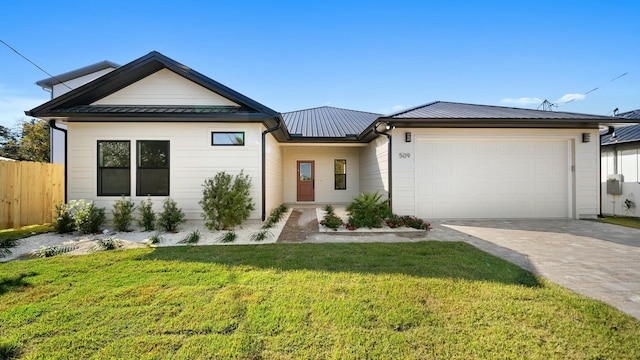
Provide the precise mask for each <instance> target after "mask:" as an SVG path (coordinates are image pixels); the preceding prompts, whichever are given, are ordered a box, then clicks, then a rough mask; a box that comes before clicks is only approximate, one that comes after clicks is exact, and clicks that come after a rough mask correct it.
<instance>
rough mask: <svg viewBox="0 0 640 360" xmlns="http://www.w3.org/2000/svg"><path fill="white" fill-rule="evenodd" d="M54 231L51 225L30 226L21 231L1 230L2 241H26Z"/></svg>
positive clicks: (0, 237)
mask: <svg viewBox="0 0 640 360" xmlns="http://www.w3.org/2000/svg"><path fill="white" fill-rule="evenodd" d="M51 231H53V226H52V225H51V224H44V225H29V226H23V227H21V228H20V229H4V230H0V240H4V239H24V238H26V237H29V236H33V235H36V234H42V233H47V232H51Z"/></svg>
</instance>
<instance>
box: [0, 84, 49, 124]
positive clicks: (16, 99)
mask: <svg viewBox="0 0 640 360" xmlns="http://www.w3.org/2000/svg"><path fill="white" fill-rule="evenodd" d="M47 100H48V99H47V95H46V94H43V97H42V98H36V97H31V96H25V95H22V94H20V93H18V92H16V91H11V90H9V89H7V88H6V87H5V86H3V85H2V84H0V125H2V126H6V127H14V126H15V125H16V124H17V123H18V122H19V121H20V120H22V119H25V118H29V117H27V116H26V115H25V114H24V111H25V110H30V109H33V108H34V107H36V106H38V105H40V104H42V103H44V102H45V101H47Z"/></svg>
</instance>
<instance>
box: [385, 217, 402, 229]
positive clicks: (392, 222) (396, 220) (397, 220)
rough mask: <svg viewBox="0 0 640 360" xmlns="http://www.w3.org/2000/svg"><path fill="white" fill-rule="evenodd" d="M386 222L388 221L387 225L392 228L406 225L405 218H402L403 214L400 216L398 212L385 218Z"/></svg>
mask: <svg viewBox="0 0 640 360" xmlns="http://www.w3.org/2000/svg"><path fill="white" fill-rule="evenodd" d="M385 222H386V223H387V226H389V227H390V228H392V229H394V228H398V227H401V226H405V224H404V219H403V218H402V216H398V215H396V214H393V215H391V216H389V217H388V218H387V219H386V220H385Z"/></svg>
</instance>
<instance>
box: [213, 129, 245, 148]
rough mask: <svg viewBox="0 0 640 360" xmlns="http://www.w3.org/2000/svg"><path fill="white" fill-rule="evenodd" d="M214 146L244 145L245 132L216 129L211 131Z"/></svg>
mask: <svg viewBox="0 0 640 360" xmlns="http://www.w3.org/2000/svg"><path fill="white" fill-rule="evenodd" d="M211 145H213V146H244V132H242V131H236V132H225V131H214V132H212V133H211Z"/></svg>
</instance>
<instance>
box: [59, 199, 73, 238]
mask: <svg viewBox="0 0 640 360" xmlns="http://www.w3.org/2000/svg"><path fill="white" fill-rule="evenodd" d="M72 210H73V209H72V208H71V206H69V205H67V204H58V205H56V209H55V220H54V222H53V229H54V230H55V232H57V233H58V234H66V233H70V232H72V231H73V230H75V229H76V224H75V220H74V219H73V214H72Z"/></svg>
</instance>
